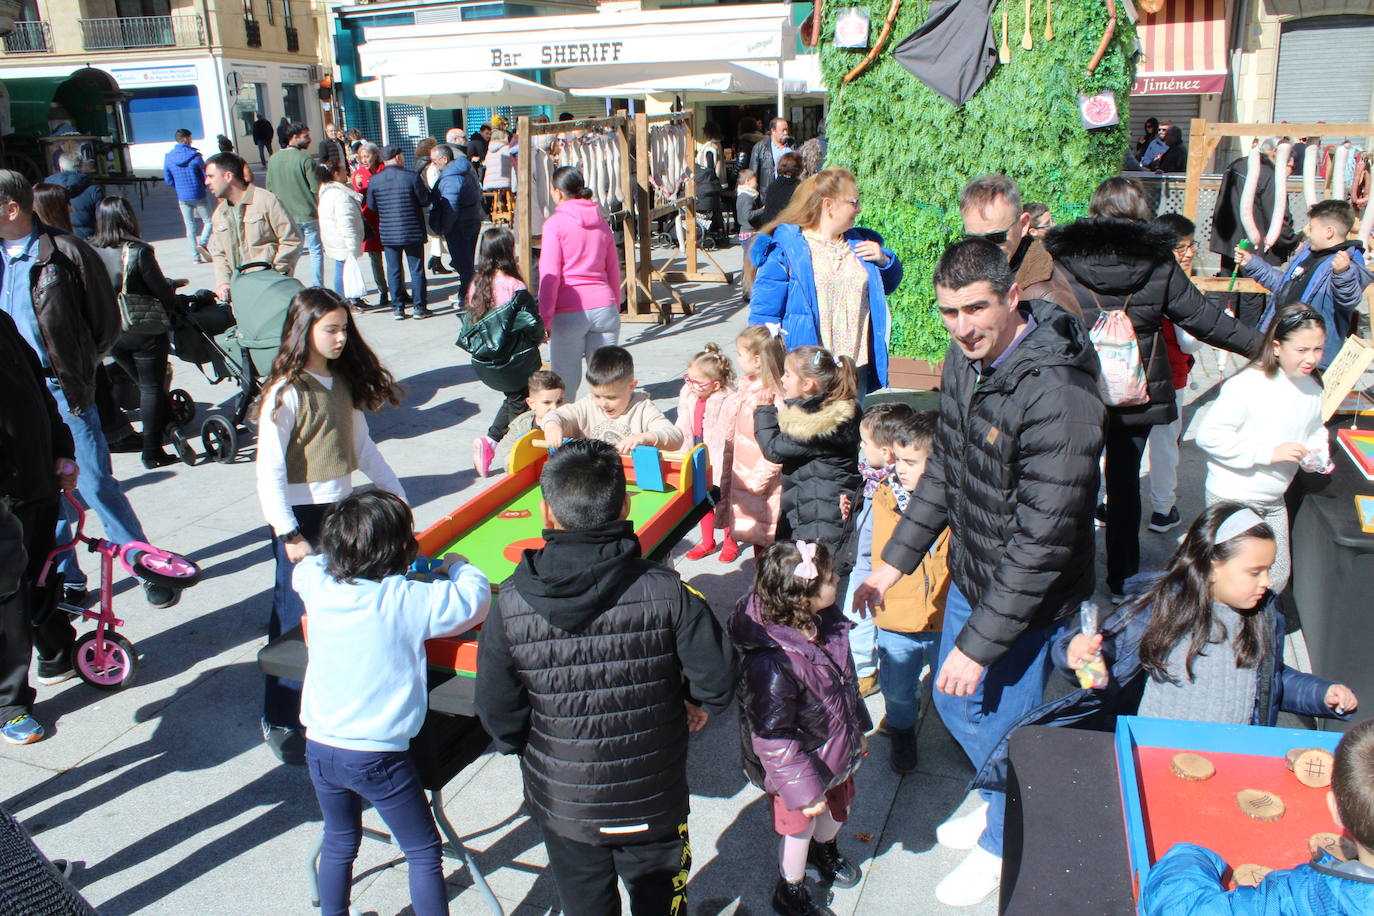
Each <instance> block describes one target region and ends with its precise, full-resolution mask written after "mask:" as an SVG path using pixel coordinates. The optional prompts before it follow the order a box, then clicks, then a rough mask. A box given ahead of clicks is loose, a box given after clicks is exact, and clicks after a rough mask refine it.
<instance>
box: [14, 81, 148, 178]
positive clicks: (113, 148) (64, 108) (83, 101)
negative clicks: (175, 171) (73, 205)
mask: <svg viewBox="0 0 1374 916" xmlns="http://www.w3.org/2000/svg"><path fill="white" fill-rule="evenodd" d="M5 95H6V96H7V97H8V100H9V101H8V108H9V117H8V124H9V130H8V132H7V133H6V135H5V136H4V137H3V138H0V162H2V163H3V165H4V167H5V168H9V169H13V170H15V171H17V172H19V173H20V174H22V175H23V176H24V177H25V178H28V179H29V180H30V181H40V180H41V179H42V178H43V177H44V176H46V175H50V174H52V173H53V172H55V171H57V157H58V156H59V155H61V154H62V153H64V152H69V153H74V154H76V155H78V156H80V157H81V161H82V170H83V171H85V172H86V173H87V174H89V175H91V177H92V178H93V179H95V180H96V181H102V182H109V183H128V182H130V181H133V180H134V176H133V173H132V170H131V168H130V166H129V144H128V143H127V142H126V137H127V130H126V129H125V124H124V110H123V107H122V102H123V99H124V93H122V92H121V91H120V89H119V85H118V83H116V82H115V79H114V77H113V76H111V75H110V74H108V73H106V72H105V71H103V70H97V69H95V68H92V67H86V68H83V69H79V70H76V71H74V72H73V73H70V74H67V75H66V76H37V77H24V78H18V79H14V78H10V79H6V80H5Z"/></svg>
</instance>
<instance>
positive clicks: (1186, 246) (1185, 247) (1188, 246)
mask: <svg viewBox="0 0 1374 916" xmlns="http://www.w3.org/2000/svg"><path fill="white" fill-rule="evenodd" d="M1174 251H1177V252H1178V253H1179V254H1182V253H1184V252H1185V251H1197V242H1185V243H1183V244H1182V245H1175V246H1174Z"/></svg>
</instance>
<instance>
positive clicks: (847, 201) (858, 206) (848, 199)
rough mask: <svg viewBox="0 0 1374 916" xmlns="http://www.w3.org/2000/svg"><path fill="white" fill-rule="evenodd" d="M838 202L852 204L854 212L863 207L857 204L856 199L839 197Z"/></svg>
mask: <svg viewBox="0 0 1374 916" xmlns="http://www.w3.org/2000/svg"><path fill="white" fill-rule="evenodd" d="M840 200H842V201H844V202H845V203H847V204H853V205H854V209H855V210H858V209H860V208H861V207H863V204H861V203H859V200H860V199H859V198H857V197H841V198H840Z"/></svg>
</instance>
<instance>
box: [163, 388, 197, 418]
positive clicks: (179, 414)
mask: <svg viewBox="0 0 1374 916" xmlns="http://www.w3.org/2000/svg"><path fill="white" fill-rule="evenodd" d="M167 399H168V400H170V401H171V402H172V421H173V422H174V423H176V425H177V426H189V425H190V424H191V421H192V420H194V419H195V418H196V401H195V398H193V397H191V393H190V392H188V391H187V390H186V389H184V388H173V389H172V390H171V391H169V392H167Z"/></svg>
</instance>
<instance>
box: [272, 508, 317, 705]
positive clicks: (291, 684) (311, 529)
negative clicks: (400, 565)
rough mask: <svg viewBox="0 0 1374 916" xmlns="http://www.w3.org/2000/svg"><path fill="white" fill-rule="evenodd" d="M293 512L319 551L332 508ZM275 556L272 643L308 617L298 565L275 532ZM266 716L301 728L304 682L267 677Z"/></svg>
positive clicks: (297, 509) (303, 532)
mask: <svg viewBox="0 0 1374 916" xmlns="http://www.w3.org/2000/svg"><path fill="white" fill-rule="evenodd" d="M291 511H292V512H293V513H294V514H295V516H296V527H297V529H298V530H299V531H300V533H301V537H303V538H305V539H306V541H308V542H309V543H310V546H311V547H313V548H315V549H316V550H318V549H319V546H320V527H321V526H322V525H323V524H324V514H325V512H327V511H329V506H327V505H320V506H316V505H310V506H292V507H291ZM272 557H273V559H275V560H276V567H277V577H276V581H275V582H274V583H273V584H272V611H271V614H270V616H269V617H268V618H267V641H268V642H271V641H272V640H274V639H276V638H277V637H278V636H280V635H281V634H283V633H287V632H290V631H291V630H294V629H295V628H296V627H298V626H300V622H301V617H302V615H304V614H305V604H304V603H303V602H302V601H301V596H300V595H299V594H298V593H297V592H296V590H295V589H294V588H292V586H291V574H292V573H293V572H295V569H296V566H295V564H293V563H292V562H291V560H290V558H288V557H287V556H286V542H285V541H283V540H282V539H281V538H279V537H277V536H276V534H275V533H273V535H272ZM262 717H263V719H265V720H266V721H267V724H268V725H276V726H280V727H282V728H300V727H301V682H300V681H293V680H290V679H288V678H284V677H274V676H272V675H270V674H269V675H267V686H266V690H265V692H264V694H263V702H262Z"/></svg>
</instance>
